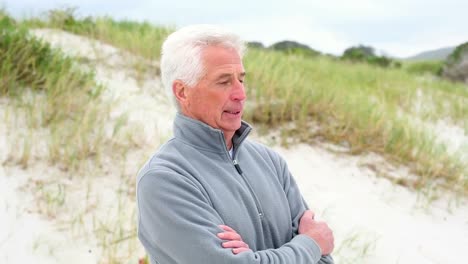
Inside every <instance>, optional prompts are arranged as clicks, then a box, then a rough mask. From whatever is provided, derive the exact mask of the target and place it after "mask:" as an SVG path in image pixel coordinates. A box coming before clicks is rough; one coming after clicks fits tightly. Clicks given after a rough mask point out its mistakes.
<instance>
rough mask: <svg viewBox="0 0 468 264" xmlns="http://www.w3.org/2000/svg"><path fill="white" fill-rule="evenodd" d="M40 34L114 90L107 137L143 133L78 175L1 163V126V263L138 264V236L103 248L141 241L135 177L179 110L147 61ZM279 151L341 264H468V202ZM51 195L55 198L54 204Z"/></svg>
mask: <svg viewBox="0 0 468 264" xmlns="http://www.w3.org/2000/svg"><path fill="white" fill-rule="evenodd" d="M35 34H36V35H39V36H42V37H44V38H45V39H46V40H48V41H50V42H51V43H52V44H53V45H54V46H56V47H61V48H63V49H65V51H66V52H67V53H68V54H75V55H77V54H78V55H79V56H82V57H86V58H88V59H90V60H94V61H95V62H96V63H97V72H96V73H97V79H98V80H99V81H100V82H102V83H104V84H106V86H107V90H106V92H105V96H104V100H105V101H106V102H111V103H112V105H113V108H112V111H111V119H110V120H109V122H108V124H106V126H108V130H109V134H108V136H110V131H112V129H113V127H114V125H115V123H116V122H117V120H118V119H119V118H122V116H127V121H128V122H127V125H126V126H125V128H124V129H125V130H126V131H127V132H129V133H132V134H134V135H133V136H132V139H134V140H136V141H137V142H136V145H137V147H135V148H134V149H132V150H130V151H129V153H128V154H127V156H126V158H125V159H123V161H121V164H114V163H113V162H114V161H113V160H108V161H107V162H105V164H106V166H105V168H103V169H102V170H101V171H99V173H100V174H98V175H92V174H88V175H73V177H72V175H68V174H67V173H66V172H63V171H60V170H58V169H57V168H55V167H51V166H50V165H48V164H47V163H46V162H44V161H41V160H38V161H36V162H33V163H32V165H31V166H30V167H29V168H27V169H21V168H19V167H17V166H13V165H11V164H10V165H8V164H5V165H2V164H3V163H4V161H5V159H7V157H8V156H9V154H10V153H6V152H5V151H4V150H8V151H14V150H15V142H11V138H12V137H11V136H12V134H13V133H18V131H17V129H18V127H15V129H16V130H15V129H13V128H12V127H13V125H12V124H11V122H12V121H11V118H10V119H8V120H10V121H9V122H6V123H4V122H3V121H2V122H0V145H1V152H0V201H1V203H0V221H1V224H2V225H1V226H2V228H1V229H0V263H98V262H99V263H107V262H109V254H110V255H112V256H114V258H116V257H117V258H118V259H120V260H121V261H122V262H125V263H137V259H138V257H141V256H143V254H144V251H143V249H142V247H141V245H140V244H139V243H138V241H137V240H136V239H135V237H132V238H130V239H127V240H125V241H124V242H123V243H118V244H116V246H114V247H112V246H110V247H108V250H107V251H103V250H102V246H101V244H102V243H104V242H105V241H108V240H109V239H111V238H114V237H115V236H116V234H117V233H119V232H122V233H124V235H123V237H125V235H126V234H134V233H132V231H133V232H134V228H135V226H134V224H135V215H134V214H135V203H134V196H133V195H134V177H135V174H136V170H137V169H138V168H139V166H140V165H141V163H142V162H143V161H144V159H145V158H146V157H147V156H148V155H149V154H150V153H151V152H152V151H153V150H154V149H155V148H156V147H157V145H158V144H160V143H161V141H164V140H165V139H166V138H167V137H168V136H170V134H171V127H172V125H171V124H172V123H171V120H172V118H173V116H174V110H173V109H172V108H170V107H169V104H168V102H167V100H166V99H165V98H164V97H163V96H162V95H163V92H162V90H161V88H160V84H159V80H158V78H156V77H154V76H147V77H145V79H144V80H143V83H142V85H141V86H138V85H137V84H138V82H137V80H136V79H135V78H134V77H133V76H132V74H131V69H130V68H129V67H128V62H129V61H134V60H136V61H138V60H140V59H138V58H135V57H132V56H130V55H128V54H125V53H123V52H120V51H119V50H118V49H116V48H114V47H111V46H109V45H105V44H102V43H99V42H96V41H90V40H89V39H87V38H83V37H79V36H75V35H72V34H69V33H65V32H61V31H56V30H38V31H35ZM96 60H97V61H96ZM145 63H148V64H152V62H145ZM109 65H112V66H113V67H110V66H109ZM7 105H8V101H5V100H4V101H0V120H6V119H5V113H6V112H7V110H6V109H7V108H8V106H7ZM147 120H151V121H150V122H148V121H147ZM259 140H261V141H268V139H267V138H265V137H262V138H259ZM274 148H275V149H276V150H278V151H279V152H280V153H281V154H282V155H283V156H284V157H285V158H286V159H287V161H288V164H289V166H290V170H291V171H292V173H293V175H294V176H295V178H296V179H297V182H298V184H299V186H300V188H301V190H302V192H303V194H304V196H305V198H306V200H307V201H308V203H309V205H310V206H311V208H313V209H314V210H315V211H316V212H317V215H318V216H319V217H321V218H323V219H326V220H327V222H328V223H329V224H330V226H331V227H332V228H333V230H334V232H335V237H336V250H335V254H334V255H335V259H336V260H337V261H336V262H337V263H460V261H464V260H465V259H468V251H466V245H468V203H467V202H466V200H465V199H462V200H460V201H456V200H454V199H453V198H441V199H440V200H438V201H434V202H432V203H427V202H426V201H425V199H424V196H423V198H422V199H420V195H418V194H417V193H415V192H412V191H409V190H407V189H405V188H403V187H400V186H394V185H392V184H391V183H390V182H389V181H388V180H385V179H381V178H378V177H376V176H375V173H374V172H372V171H370V170H369V169H367V168H366V166H362V164H365V163H372V162H375V163H376V164H379V165H382V158H381V157H377V156H376V155H368V156H354V157H350V156H346V155H337V154H333V153H331V152H330V151H327V150H325V149H324V148H322V147H319V146H314V147H311V146H306V145H298V146H294V147H292V148H290V149H284V148H281V147H277V146H276V147H274ZM382 166H383V165H382ZM393 173H397V174H398V173H400V174H402V173H403V174H404V173H405V172H404V170H395V171H393ZM402 177H408V175H403V176H402ZM41 186H42V187H41ZM47 195H51V196H52V197H55V200H54V199H51V201H49V202H48V203H47V202H45V201H44V200H46V199H45V198H44V197H47ZM61 199H63V200H64V205H61V204H60V200H61ZM57 200H58V202H57ZM455 202H458V204H455ZM109 248H110V250H109Z"/></svg>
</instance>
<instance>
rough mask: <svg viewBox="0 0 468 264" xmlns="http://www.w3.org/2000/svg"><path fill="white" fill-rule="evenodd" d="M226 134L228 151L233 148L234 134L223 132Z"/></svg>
mask: <svg viewBox="0 0 468 264" xmlns="http://www.w3.org/2000/svg"><path fill="white" fill-rule="evenodd" d="M223 133H224V140H225V141H226V147H227V149H228V150H230V149H231V148H232V137H233V136H234V132H223Z"/></svg>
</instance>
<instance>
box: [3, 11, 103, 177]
mask: <svg viewBox="0 0 468 264" xmlns="http://www.w3.org/2000/svg"><path fill="white" fill-rule="evenodd" d="M0 28H1V38H0V96H2V97H5V96H6V97H9V98H11V99H12V100H13V101H12V102H13V103H12V104H16V106H18V107H17V111H18V112H17V113H16V114H15V116H16V117H20V116H22V117H24V119H25V123H26V126H27V127H28V130H29V131H32V130H41V129H45V130H47V131H49V132H48V133H45V135H46V136H45V138H41V139H37V138H36V139H35V138H34V135H33V134H31V135H29V136H26V137H24V138H23V148H22V149H23V153H22V154H21V155H20V157H18V156H16V157H10V158H11V159H12V160H15V162H19V163H20V164H22V165H23V166H27V165H28V162H29V161H30V160H31V158H32V157H33V156H34V154H32V153H31V152H33V150H34V149H35V148H38V146H37V144H39V143H40V141H42V140H45V141H47V146H46V148H47V150H46V151H47V154H48V155H47V156H48V160H49V161H51V162H52V163H60V164H61V166H62V167H63V168H64V169H69V168H71V167H77V166H78V165H79V161H80V160H83V159H85V158H88V157H90V156H93V155H96V154H97V153H98V151H97V149H98V148H99V146H100V145H101V143H100V142H101V137H102V129H101V126H99V125H98V124H100V123H101V122H102V120H103V119H105V115H106V114H105V113H106V111H103V105H102V104H100V103H98V101H99V95H100V93H101V91H102V87H101V86H99V85H97V84H96V83H95V81H94V75H93V73H92V72H89V71H88V72H85V71H82V70H81V69H80V68H79V67H78V65H77V64H76V63H75V61H74V60H73V59H72V58H69V57H66V56H65V55H64V54H63V53H61V52H60V51H57V50H53V49H52V48H51V47H50V46H49V45H48V44H46V43H43V42H41V41H39V40H38V39H36V38H34V37H33V36H31V35H30V34H29V33H28V31H27V28H26V27H24V26H22V25H20V24H18V23H17V22H16V21H15V20H14V19H12V18H10V17H9V16H8V15H7V14H6V13H5V12H0ZM34 146H35V147H34Z"/></svg>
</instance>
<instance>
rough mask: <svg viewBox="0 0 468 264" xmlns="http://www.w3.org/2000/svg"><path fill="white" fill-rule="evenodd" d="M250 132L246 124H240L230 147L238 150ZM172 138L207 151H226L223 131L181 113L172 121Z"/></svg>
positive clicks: (250, 128)
mask: <svg viewBox="0 0 468 264" xmlns="http://www.w3.org/2000/svg"><path fill="white" fill-rule="evenodd" d="M251 130H252V127H251V126H250V125H249V124H248V123H247V122H244V121H242V122H241V127H240V128H239V129H238V130H237V131H236V132H235V133H234V136H233V137H232V145H233V147H234V149H235V150H237V149H238V147H239V146H240V145H241V144H242V142H243V141H244V140H245V138H246V137H247V135H248V134H249V133H250V131H251ZM174 137H175V138H176V139H180V140H183V141H185V142H187V143H189V144H190V145H193V146H195V147H197V148H201V149H205V150H208V151H213V152H227V151H228V149H227V147H226V141H225V139H224V133H223V131H221V130H220V129H216V128H212V127H211V126H209V125H207V124H205V123H203V122H201V121H198V120H195V119H192V118H190V117H187V116H185V115H183V114H181V113H177V114H176V117H175V119H174Z"/></svg>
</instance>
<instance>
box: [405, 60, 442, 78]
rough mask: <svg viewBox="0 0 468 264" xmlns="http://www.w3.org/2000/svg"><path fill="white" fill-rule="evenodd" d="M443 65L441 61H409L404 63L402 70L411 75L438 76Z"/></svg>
mask: <svg viewBox="0 0 468 264" xmlns="http://www.w3.org/2000/svg"><path fill="white" fill-rule="evenodd" d="M443 65H444V62H443V61H410V62H405V63H404V68H405V69H406V70H407V71H408V72H409V73H413V74H420V75H421V74H430V75H434V76H440V75H441V73H442V67H443Z"/></svg>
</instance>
